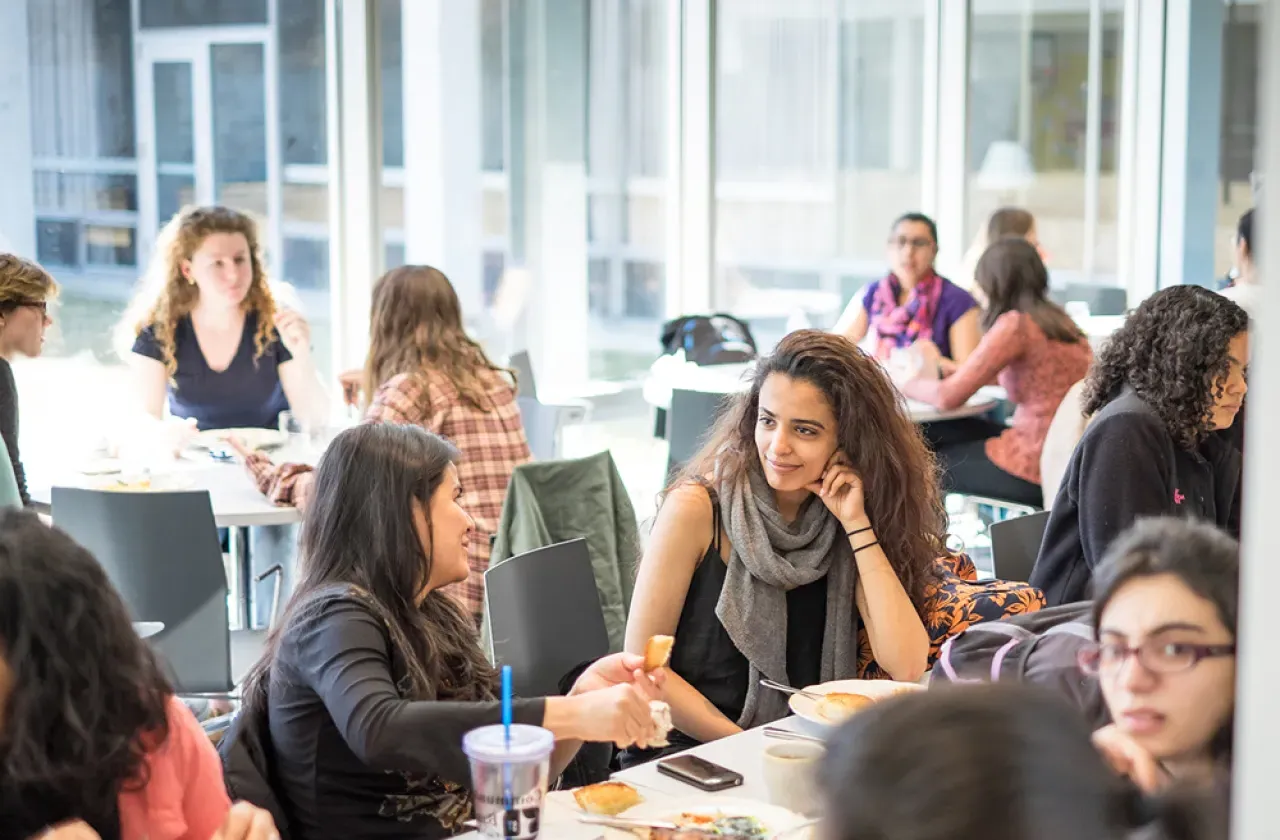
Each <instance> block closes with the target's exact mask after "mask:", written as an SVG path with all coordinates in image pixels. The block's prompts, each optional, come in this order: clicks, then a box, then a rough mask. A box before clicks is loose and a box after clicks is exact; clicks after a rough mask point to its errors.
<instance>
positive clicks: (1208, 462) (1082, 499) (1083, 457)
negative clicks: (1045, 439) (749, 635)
mask: <svg viewBox="0 0 1280 840" xmlns="http://www.w3.org/2000/svg"><path fill="white" fill-rule="evenodd" d="M1229 431H1230V430H1227V431H1225V432H1215V433H1212V434H1210V435H1209V437H1208V439H1206V440H1205V441H1204V443H1202V444H1200V446H1199V447H1198V448H1197V449H1196V450H1195V451H1192V452H1188V451H1187V450H1185V449H1182V448H1181V447H1180V446H1178V444H1177V443H1175V442H1174V439H1173V436H1172V435H1171V434H1170V433H1169V430H1168V428H1167V427H1166V426H1165V424H1164V422H1163V421H1162V420H1161V419H1160V418H1159V416H1157V415H1156V413H1155V411H1154V410H1152V408H1151V407H1150V406H1149V405H1147V404H1146V403H1145V402H1143V401H1142V400H1141V399H1140V398H1139V397H1138V395H1137V394H1135V393H1134V392H1133V391H1132V390H1131V389H1125V391H1123V392H1122V393H1121V394H1120V396H1118V397H1116V398H1115V399H1114V400H1112V401H1111V402H1110V403H1108V404H1107V405H1106V406H1104V407H1103V408H1102V410H1101V411H1099V412H1098V414H1097V416H1096V417H1094V419H1093V421H1092V422H1091V423H1090V424H1089V428H1088V429H1087V430H1086V431H1085V433H1084V437H1082V438H1081V439H1080V443H1079V444H1077V445H1076V449H1075V452H1074V453H1072V455H1071V461H1070V463H1069V464H1068V465H1067V473H1066V475H1065V476H1064V477H1063V480H1062V484H1061V485H1060V486H1059V488H1058V496H1057V498H1056V499H1055V500H1054V503H1053V508H1052V510H1051V511H1050V513H1049V521H1048V523H1047V524H1046V526H1045V531H1044V541H1043V542H1042V543H1041V545H1040V555H1039V557H1038V558H1037V560H1036V565H1035V569H1034V571H1032V573H1031V583H1032V585H1034V586H1038V587H1039V588H1040V589H1042V590H1043V591H1044V594H1045V598H1046V599H1048V602H1049V604H1050V605H1051V606H1052V605H1056V604H1065V603H1069V602H1072V601H1081V600H1084V599H1086V598H1088V597H1089V596H1090V594H1091V593H1090V591H1089V584H1090V581H1091V580H1092V578H1093V569H1094V567H1095V566H1097V565H1098V563H1099V562H1100V561H1101V560H1102V557H1103V555H1105V553H1106V551H1107V549H1108V547H1110V545H1111V542H1112V541H1113V540H1114V539H1115V538H1116V537H1117V536H1119V535H1120V533H1121V532H1123V531H1124V530H1125V529H1126V528H1128V527H1129V526H1130V525H1132V524H1133V523H1134V522H1135V521H1136V520H1138V519H1139V518H1142V517H1150V516H1180V517H1187V518H1196V519H1201V520H1204V521H1206V522H1212V523H1214V524H1215V525H1217V526H1218V527H1219V528H1222V529H1223V530H1224V531H1226V532H1228V533H1229V534H1231V535H1232V536H1233V537H1237V538H1238V537H1239V536H1240V479H1241V454H1240V450H1239V449H1237V448H1236V447H1235V446H1234V445H1233V444H1232V442H1231V438H1230V434H1229Z"/></svg>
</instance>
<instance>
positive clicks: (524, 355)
mask: <svg viewBox="0 0 1280 840" xmlns="http://www.w3.org/2000/svg"><path fill="white" fill-rule="evenodd" d="M507 365H508V367H510V368H511V369H512V370H514V371H515V372H516V396H519V397H532V398H534V399H535V400H536V399H537V398H538V381H537V380H536V379H534V378H533V360H532V359H531V358H529V353H528V352H527V351H525V350H521V351H520V352H519V353H512V354H511V358H510V359H508V360H507Z"/></svg>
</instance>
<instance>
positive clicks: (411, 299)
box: [364, 265, 516, 411]
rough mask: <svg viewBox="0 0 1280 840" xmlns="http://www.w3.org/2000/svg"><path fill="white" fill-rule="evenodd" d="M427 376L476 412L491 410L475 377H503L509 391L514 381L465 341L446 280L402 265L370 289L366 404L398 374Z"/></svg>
mask: <svg viewBox="0 0 1280 840" xmlns="http://www.w3.org/2000/svg"><path fill="white" fill-rule="evenodd" d="M426 370H434V371H437V372H439V373H441V374H443V375H444V376H445V377H446V378H448V380H449V381H450V382H452V383H453V386H454V387H455V388H457V389H458V396H459V398H461V400H462V401H463V402H465V403H467V404H468V405H470V406H471V407H472V408H474V409H476V410H477V411H489V410H490V409H491V408H492V407H493V404H492V403H493V401H492V399H491V398H490V397H489V395H488V388H487V387H486V385H485V382H484V380H483V379H482V378H481V377H480V375H479V373H480V371H484V370H491V371H496V372H498V373H505V374H507V375H508V376H509V377H511V383H512V385H514V384H515V381H516V375H515V372H514V371H511V370H508V369H506V368H503V367H499V366H498V365H495V364H494V363H493V362H491V361H489V357H488V356H487V355H485V352H484V350H483V348H481V347H480V345H479V344H478V343H476V342H475V341H474V340H472V338H471V337H470V336H468V335H467V331H466V330H465V329H464V328H463V325H462V305H461V304H460V303H459V302H458V294H457V292H455V291H454V289H453V284H451V283H450V282H449V278H448V277H445V276H444V274H443V272H441V271H439V270H438V269H434V268H432V267H431V266H427V265H402V266H400V267H399V268H393V269H391V270H390V271H388V272H387V273H386V274H384V275H382V276H381V277H379V278H378V282H377V283H375V284H374V285H373V306H372V310H371V312H370V315H369V353H368V356H367V357H366V359H365V366H364V393H365V398H366V399H372V398H373V395H374V393H376V390H377V388H378V387H379V386H380V385H382V384H383V383H384V382H386V381H387V380H389V379H391V378H392V377H393V376H396V375H397V374H401V373H408V374H414V375H417V374H421V373H422V372H423V371H426Z"/></svg>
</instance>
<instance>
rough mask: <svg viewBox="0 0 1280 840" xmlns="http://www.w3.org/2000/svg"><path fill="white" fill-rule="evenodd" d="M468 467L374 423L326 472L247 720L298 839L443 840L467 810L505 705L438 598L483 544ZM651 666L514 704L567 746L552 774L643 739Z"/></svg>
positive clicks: (354, 436)
mask: <svg viewBox="0 0 1280 840" xmlns="http://www.w3.org/2000/svg"><path fill="white" fill-rule="evenodd" d="M458 458H459V454H458V452H457V450H456V449H454V448H453V446H452V445H450V444H449V443H448V442H446V441H445V440H443V439H442V438H440V437H437V436H436V435H434V434H432V433H430V432H427V431H425V430H423V429H421V428H419V427H417V426H411V425H392V424H387V423H378V424H367V425H361V426H357V427H355V428H353V429H348V430H346V431H345V432H342V433H341V434H340V435H338V436H337V438H335V439H334V441H333V443H331V444H330V445H329V448H328V449H327V450H326V451H325V453H324V456H323V457H322V458H321V461H320V465H319V466H318V467H317V469H316V472H315V483H314V489H313V497H312V500H311V505H310V508H309V510H308V511H307V516H306V518H305V519H304V520H303V525H302V538H301V554H302V561H301V568H302V574H301V580H300V581H299V583H298V587H297V590H296V591H295V593H294V595H293V597H292V599H291V600H290V603H289V606H288V608H287V609H286V612H285V615H284V618H283V620H282V621H281V622H280V624H279V625H278V626H277V627H276V628H275V629H274V630H273V631H272V633H271V635H270V636H269V638H268V640H267V650H266V652H265V654H264V655H263V658H262V659H261V660H260V661H259V663H258V664H257V665H256V666H255V667H254V669H253V671H252V672H251V674H250V675H249V677H248V678H247V679H246V684H245V691H244V695H245V702H246V706H247V709H248V713H249V714H260V713H261V712H262V711H263V710H266V711H267V719H268V721H269V729H270V742H271V747H272V750H273V752H274V754H275V767H274V769H275V777H276V779H275V781H276V789H277V792H278V793H279V795H280V796H281V799H282V801H283V805H284V808H285V811H286V812H288V813H289V814H290V820H291V825H290V832H291V835H292V836H293V837H294V838H295V840H323V839H324V838H334V840H337V838H348V837H400V838H415V840H423V838H428V839H430V838H440V837H447V836H450V835H451V834H453V833H456V831H457V830H458V829H459V828H460V827H461V825H462V823H463V821H465V820H466V819H468V818H469V817H470V816H471V813H472V803H471V794H470V791H469V786H470V778H471V777H470V772H469V766H468V762H467V759H466V757H465V756H464V755H463V753H462V749H461V744H462V736H463V734H464V733H466V732H467V731H468V730H471V729H474V728H476V727H478V726H484V725H486V724H493V723H498V722H500V720H501V710H500V704H499V702H498V700H497V692H496V685H495V674H494V670H493V668H492V667H491V666H490V665H489V663H488V661H487V660H486V659H485V656H484V654H483V652H482V651H481V650H480V647H479V645H478V643H477V641H476V632H475V626H474V625H473V624H472V622H471V619H470V616H469V615H468V614H467V613H466V612H465V611H464V610H463V609H462V608H461V607H460V606H459V604H458V603H457V602H456V601H455V600H454V599H453V598H451V597H450V596H448V595H446V594H444V592H443V591H442V588H443V587H445V586H447V585H448V584H451V583H456V582H458V581H460V580H463V579H465V578H466V576H467V572H468V564H467V547H468V545H469V543H470V542H471V541H472V540H474V539H477V538H478V535H477V534H476V528H475V523H474V522H473V521H472V519H471V517H470V515H468V513H467V512H466V511H465V510H464V509H463V508H462V506H461V504H460V499H461V498H462V494H463V490H462V487H461V485H460V483H459V480H458V474H459V470H458V467H457V466H456V464H457V461H458ZM642 667H643V658H642V657H639V656H629V655H626V654H617V655H615V656H610V657H606V658H605V659H602V660H599V661H598V662H596V663H595V664H593V665H591V666H590V667H589V668H588V669H587V670H586V672H585V673H584V674H583V675H582V676H581V677H580V678H579V679H578V681H577V683H576V684H575V685H574V688H573V691H572V692H571V693H570V695H569V696H567V697H548V698H536V699H535V698H528V699H520V700H517V701H516V702H515V707H514V719H515V722H517V723H527V724H533V725H538V726H543V727H546V728H547V729H549V730H551V732H552V733H553V734H554V735H555V736H556V738H557V748H556V752H555V753H554V755H553V756H552V768H553V771H554V772H556V773H558V772H559V770H560V769H561V768H563V767H564V765H565V764H566V763H567V762H568V760H569V758H570V757H571V756H572V755H573V754H574V752H575V751H576V750H577V747H578V745H579V743H580V741H582V740H594V741H613V742H616V743H619V744H621V745H628V744H633V743H637V742H639V743H645V742H646V741H648V740H649V739H650V738H651V737H652V736H653V735H654V733H653V731H652V723H651V718H650V712H649V704H648V700H649V699H651V698H656V691H657V688H656V685H655V683H654V682H651V680H650V678H649V677H648V676H646V675H645V674H644V673H643V672H642V671H641V670H640V669H641V668H642ZM658 682H660V680H659V681H658Z"/></svg>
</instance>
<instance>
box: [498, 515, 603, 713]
mask: <svg viewBox="0 0 1280 840" xmlns="http://www.w3.org/2000/svg"><path fill="white" fill-rule="evenodd" d="M484 588H485V599H486V601H487V610H486V615H487V616H488V621H489V633H490V638H491V639H492V640H493V661H494V663H495V664H496V665H499V666H501V665H510V666H511V671H512V674H511V676H512V688H513V690H514V691H515V693H516V694H518V695H519V696H521V697H545V696H547V695H554V694H558V693H559V690H560V681H561V679H563V678H564V676H565V675H566V674H568V673H569V672H570V671H572V670H573V669H574V668H576V667H577V666H579V665H581V664H582V663H584V662H591V661H594V660H596V659H599V658H600V657H602V656H604V655H606V654H607V653H608V652H609V634H608V631H607V630H606V629H605V624H604V612H603V611H602V610H601V608H600V596H599V595H598V594H597V592H596V578H595V573H594V572H593V571H592V568H591V557H590V555H589V554H588V553H587V541H586V540H585V539H576V540H570V541H569V542H563V543H557V544H556V545H549V546H545V547H543V548H539V549H535V550H534V551H529V552H526V553H524V554H518V555H516V556H515V557H512V558H511V559H510V560H507V561H506V562H505V563H499V564H498V565H497V566H494V567H493V568H491V569H489V571H487V572H485V573H484Z"/></svg>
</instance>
